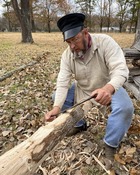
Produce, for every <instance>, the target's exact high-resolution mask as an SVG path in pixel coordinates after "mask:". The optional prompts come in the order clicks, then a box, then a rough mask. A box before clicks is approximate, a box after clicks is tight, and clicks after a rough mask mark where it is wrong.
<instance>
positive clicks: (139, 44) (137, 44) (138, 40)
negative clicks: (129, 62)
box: [132, 7, 140, 51]
mask: <svg viewBox="0 0 140 175" xmlns="http://www.w3.org/2000/svg"><path fill="white" fill-rule="evenodd" d="M132 47H133V48H135V49H137V50H139V51H140V7H139V10H138V22H137V29H136V35H135V40H134V43H133V46H132Z"/></svg>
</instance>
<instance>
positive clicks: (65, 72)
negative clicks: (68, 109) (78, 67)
mask: <svg viewBox="0 0 140 175" xmlns="http://www.w3.org/2000/svg"><path fill="white" fill-rule="evenodd" d="M68 57H69V56H68V54H67V52H66V51H65V52H64V53H63V54H62V58H61V63H60V71H59V74H58V78H57V84H56V94H55V101H54V105H53V106H59V107H60V109H61V108H62V106H63V104H64V102H65V99H66V96H67V92H68V89H69V86H70V81H71V75H72V73H71V70H70V64H69V58H68Z"/></svg>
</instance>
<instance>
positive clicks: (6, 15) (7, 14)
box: [3, 0, 12, 32]
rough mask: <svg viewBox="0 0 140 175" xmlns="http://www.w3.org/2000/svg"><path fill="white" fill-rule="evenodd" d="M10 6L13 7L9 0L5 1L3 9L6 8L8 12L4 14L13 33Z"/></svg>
mask: <svg viewBox="0 0 140 175" xmlns="http://www.w3.org/2000/svg"><path fill="white" fill-rule="evenodd" d="M10 6H11V2H10V1H8V0H4V4H3V7H6V11H7V12H6V13H4V16H5V17H6V19H7V20H8V29H9V31H10V32H11V31H12V25H11V20H10Z"/></svg>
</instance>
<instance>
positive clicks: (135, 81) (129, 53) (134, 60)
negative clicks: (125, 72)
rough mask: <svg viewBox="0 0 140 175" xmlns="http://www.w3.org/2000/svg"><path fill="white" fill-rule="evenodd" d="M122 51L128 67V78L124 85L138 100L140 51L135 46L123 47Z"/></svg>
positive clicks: (139, 95) (139, 89) (139, 91)
mask: <svg viewBox="0 0 140 175" xmlns="http://www.w3.org/2000/svg"><path fill="white" fill-rule="evenodd" d="M123 51H124V55H125V58H126V61H127V63H128V68H129V79H128V81H127V82H126V83H125V85H124V86H125V87H126V89H128V90H129V91H131V92H132V93H133V95H134V96H135V98H136V99H137V100H140V51H138V50H137V49H135V48H125V49H123Z"/></svg>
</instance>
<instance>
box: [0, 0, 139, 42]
mask: <svg viewBox="0 0 140 175" xmlns="http://www.w3.org/2000/svg"><path fill="white" fill-rule="evenodd" d="M1 2H3V7H4V9H5V10H4V12H3V14H2V16H1V18H0V30H1V31H22V42H31V43H32V42H33V38H32V32H36V31H47V32H51V31H57V30H58V28H57V26H56V21H57V20H58V19H59V18H60V17H61V16H62V15H64V14H67V13H71V12H82V13H84V14H85V15H86V16H87V18H86V25H87V26H88V27H89V29H90V31H93V32H102V31H103V32H104V31H107V32H109V31H111V32H112V31H117V32H124V31H126V32H136V26H137V21H138V10H139V7H140V1H139V0H123V1H122V0H88V1H87V0H26V1H25V0H1Z"/></svg>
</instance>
